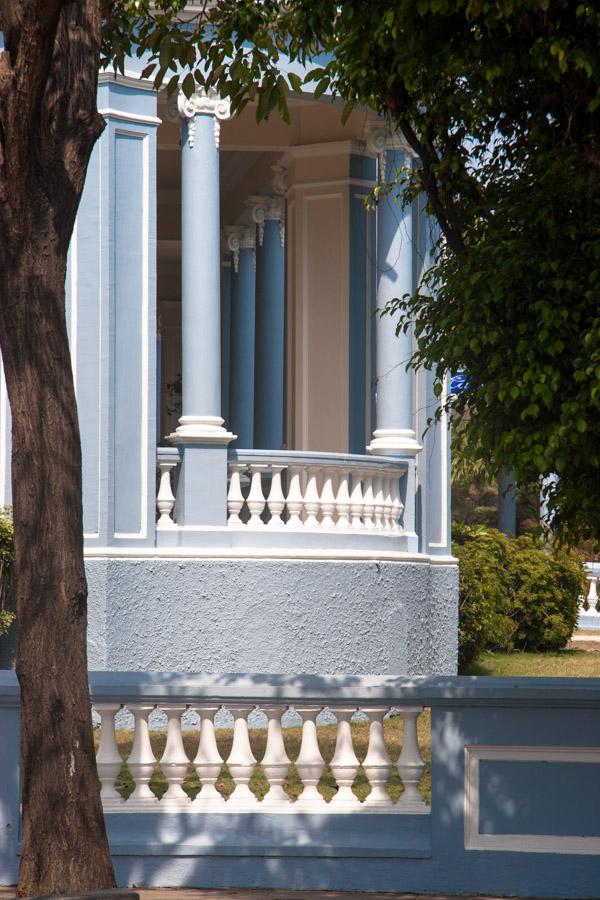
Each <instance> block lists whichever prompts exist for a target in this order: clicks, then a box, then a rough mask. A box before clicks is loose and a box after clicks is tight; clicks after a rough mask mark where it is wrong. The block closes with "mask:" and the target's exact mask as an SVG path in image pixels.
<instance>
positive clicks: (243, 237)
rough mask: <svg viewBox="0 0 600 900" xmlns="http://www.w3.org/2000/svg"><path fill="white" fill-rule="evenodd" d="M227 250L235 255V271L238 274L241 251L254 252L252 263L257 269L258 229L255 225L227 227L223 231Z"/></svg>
mask: <svg viewBox="0 0 600 900" xmlns="http://www.w3.org/2000/svg"><path fill="white" fill-rule="evenodd" d="M223 240H224V244H225V246H226V248H227V249H228V250H230V251H231V253H232V254H233V271H234V272H237V270H238V266H239V261H240V251H241V250H252V262H253V264H254V267H255V268H256V228H255V227H254V225H226V226H225V227H224V229H223Z"/></svg>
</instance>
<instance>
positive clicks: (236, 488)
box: [227, 462, 246, 526]
mask: <svg viewBox="0 0 600 900" xmlns="http://www.w3.org/2000/svg"><path fill="white" fill-rule="evenodd" d="M245 468H246V464H245V463H237V462H234V463H229V471H230V473H231V476H230V479H229V491H228V493H227V509H228V511H229V518H228V520H227V524H228V525H229V526H231V525H234V526H235V525H242V524H243V523H242V520H241V519H240V513H241V511H242V507H243V505H244V495H243V493H242V482H241V473H242V472H243V471H244V469H245Z"/></svg>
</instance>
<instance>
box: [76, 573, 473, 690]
mask: <svg viewBox="0 0 600 900" xmlns="http://www.w3.org/2000/svg"><path fill="white" fill-rule="evenodd" d="M86 570H87V575H88V584H89V619H90V626H89V664H90V668H97V669H104V668H108V669H113V670H119V669H121V670H156V671H180V672H200V671H203V672H214V671H224V670H225V671H233V672H240V671H250V672H325V673H336V672H349V671H351V672H355V673H356V674H367V673H368V674H382V675H383V674H390V673H391V674H407V675H410V674H421V675H427V674H454V673H455V672H456V641H457V569H456V567H455V566H444V565H440V566H430V565H428V564H426V563H425V564H417V563H404V562H402V563H396V562H365V561H362V562H361V561H352V562H332V561H326V560H324V561H314V560H313V561H300V560H235V559H223V560H202V559H110V560H106V559H87V561H86Z"/></svg>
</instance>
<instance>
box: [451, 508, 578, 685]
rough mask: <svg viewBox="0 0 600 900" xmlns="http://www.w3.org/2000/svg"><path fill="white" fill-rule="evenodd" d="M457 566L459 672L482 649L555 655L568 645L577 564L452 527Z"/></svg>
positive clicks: (492, 534) (563, 554)
mask: <svg viewBox="0 0 600 900" xmlns="http://www.w3.org/2000/svg"><path fill="white" fill-rule="evenodd" d="M452 546H453V552H454V554H455V556H457V557H458V560H459V637H458V647H459V649H458V657H459V669H461V670H462V669H463V668H464V667H465V666H468V665H469V663H471V662H472V661H473V659H474V658H475V656H476V655H477V653H479V651H481V650H484V649H485V648H490V649H496V650H504V651H510V650H532V651H543V650H557V649H559V648H560V647H564V645H565V644H566V642H567V641H568V640H569V638H570V637H571V635H572V633H573V630H574V628H575V625H576V624H577V616H578V611H579V598H580V595H581V594H582V593H583V590H584V585H585V569H584V567H583V561H582V560H581V559H580V558H579V557H578V556H577V555H576V554H575V553H572V552H568V551H565V550H555V549H553V548H551V547H548V546H546V545H544V544H542V543H541V542H539V541H537V540H535V539H534V538H532V537H529V536H527V537H519V538H507V537H506V535H504V534H502V533H501V532H499V531H497V530H496V529H495V528H485V527H483V526H469V525H460V524H456V523H455V524H454V525H453V545H452Z"/></svg>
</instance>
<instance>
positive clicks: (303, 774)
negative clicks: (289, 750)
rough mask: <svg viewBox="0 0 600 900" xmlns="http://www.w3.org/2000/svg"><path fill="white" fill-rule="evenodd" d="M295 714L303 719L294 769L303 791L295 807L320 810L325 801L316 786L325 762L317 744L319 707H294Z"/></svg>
mask: <svg viewBox="0 0 600 900" xmlns="http://www.w3.org/2000/svg"><path fill="white" fill-rule="evenodd" d="M294 709H295V710H296V712H297V713H300V715H301V716H302V718H303V720H304V721H303V724H302V742H301V744H300V752H299V754H298V759H297V760H296V769H297V770H298V774H299V775H300V778H301V779H302V784H303V785H304V790H303V791H302V793H301V794H300V798H299V799H298V801H297V804H296V806H297V807H298V808H299V809H302V810H304V809H305V808H307V809H315V808H317V809H318V808H320V807H322V806H323V804H324V803H325V800H324V799H323V797H322V796H321V794H320V793H319V791H318V789H317V785H318V783H319V779H320V778H321V775H322V774H323V769H324V768H325V760H324V759H323V757H322V756H321V751H320V749H319V742H318V740H317V716H318V715H319V712H320V711H321V707H320V706H319V707H314V706H294Z"/></svg>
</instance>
